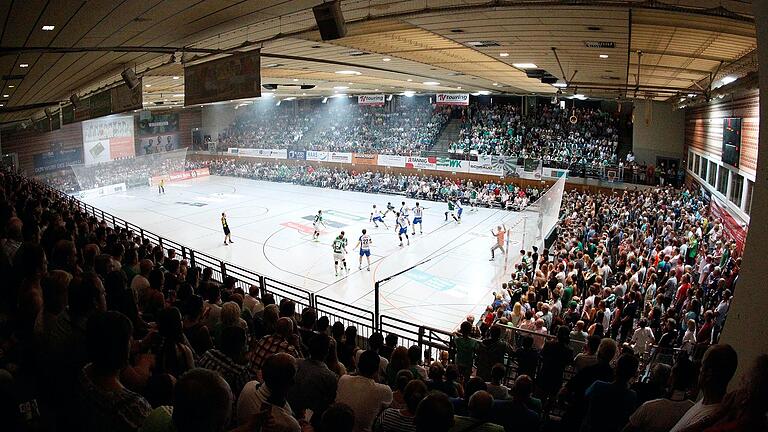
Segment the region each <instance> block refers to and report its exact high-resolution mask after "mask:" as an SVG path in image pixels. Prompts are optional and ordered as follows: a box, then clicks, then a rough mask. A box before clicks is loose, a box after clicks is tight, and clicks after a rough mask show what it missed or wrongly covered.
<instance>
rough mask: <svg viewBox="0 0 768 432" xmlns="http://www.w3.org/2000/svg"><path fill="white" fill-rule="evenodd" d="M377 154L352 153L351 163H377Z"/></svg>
mask: <svg viewBox="0 0 768 432" xmlns="http://www.w3.org/2000/svg"><path fill="white" fill-rule="evenodd" d="M378 159H379V155H375V154H364V153H352V163H353V164H358V165H378Z"/></svg>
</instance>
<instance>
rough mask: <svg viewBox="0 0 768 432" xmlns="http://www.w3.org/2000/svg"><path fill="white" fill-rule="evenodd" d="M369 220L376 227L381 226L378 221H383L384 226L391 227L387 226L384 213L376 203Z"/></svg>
mask: <svg viewBox="0 0 768 432" xmlns="http://www.w3.org/2000/svg"><path fill="white" fill-rule="evenodd" d="M368 222H373V226H375V227H376V228H378V227H379V224H378V223H377V222H381V223H383V224H384V228H386V229H389V227H388V226H387V223H386V222H384V214H383V213H382V212H381V210H376V204H374V205H373V211H372V212H371V218H370V219H368Z"/></svg>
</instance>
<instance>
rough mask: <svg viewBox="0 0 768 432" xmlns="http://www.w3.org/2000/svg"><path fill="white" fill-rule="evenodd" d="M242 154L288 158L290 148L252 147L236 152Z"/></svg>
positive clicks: (267, 157) (268, 157) (269, 157)
mask: <svg viewBox="0 0 768 432" xmlns="http://www.w3.org/2000/svg"><path fill="white" fill-rule="evenodd" d="M234 154H238V155H240V156H247V157H260V158H266V159H288V150H286V149H252V148H241V149H239V150H238V151H237V152H236V153H234Z"/></svg>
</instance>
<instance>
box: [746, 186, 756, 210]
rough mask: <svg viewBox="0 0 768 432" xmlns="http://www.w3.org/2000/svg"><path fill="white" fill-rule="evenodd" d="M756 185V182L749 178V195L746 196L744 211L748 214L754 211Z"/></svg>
mask: <svg viewBox="0 0 768 432" xmlns="http://www.w3.org/2000/svg"><path fill="white" fill-rule="evenodd" d="M754 187H755V183H754V182H753V181H752V180H747V196H746V197H744V211H745V212H746V213H747V214H750V213H752V190H753V189H754Z"/></svg>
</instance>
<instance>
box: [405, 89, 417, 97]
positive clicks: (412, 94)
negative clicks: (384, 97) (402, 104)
mask: <svg viewBox="0 0 768 432" xmlns="http://www.w3.org/2000/svg"><path fill="white" fill-rule="evenodd" d="M415 94H416V92H413V91H411V90H406V91H404V92H403V96H405V97H413V96H414V95H415Z"/></svg>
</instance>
